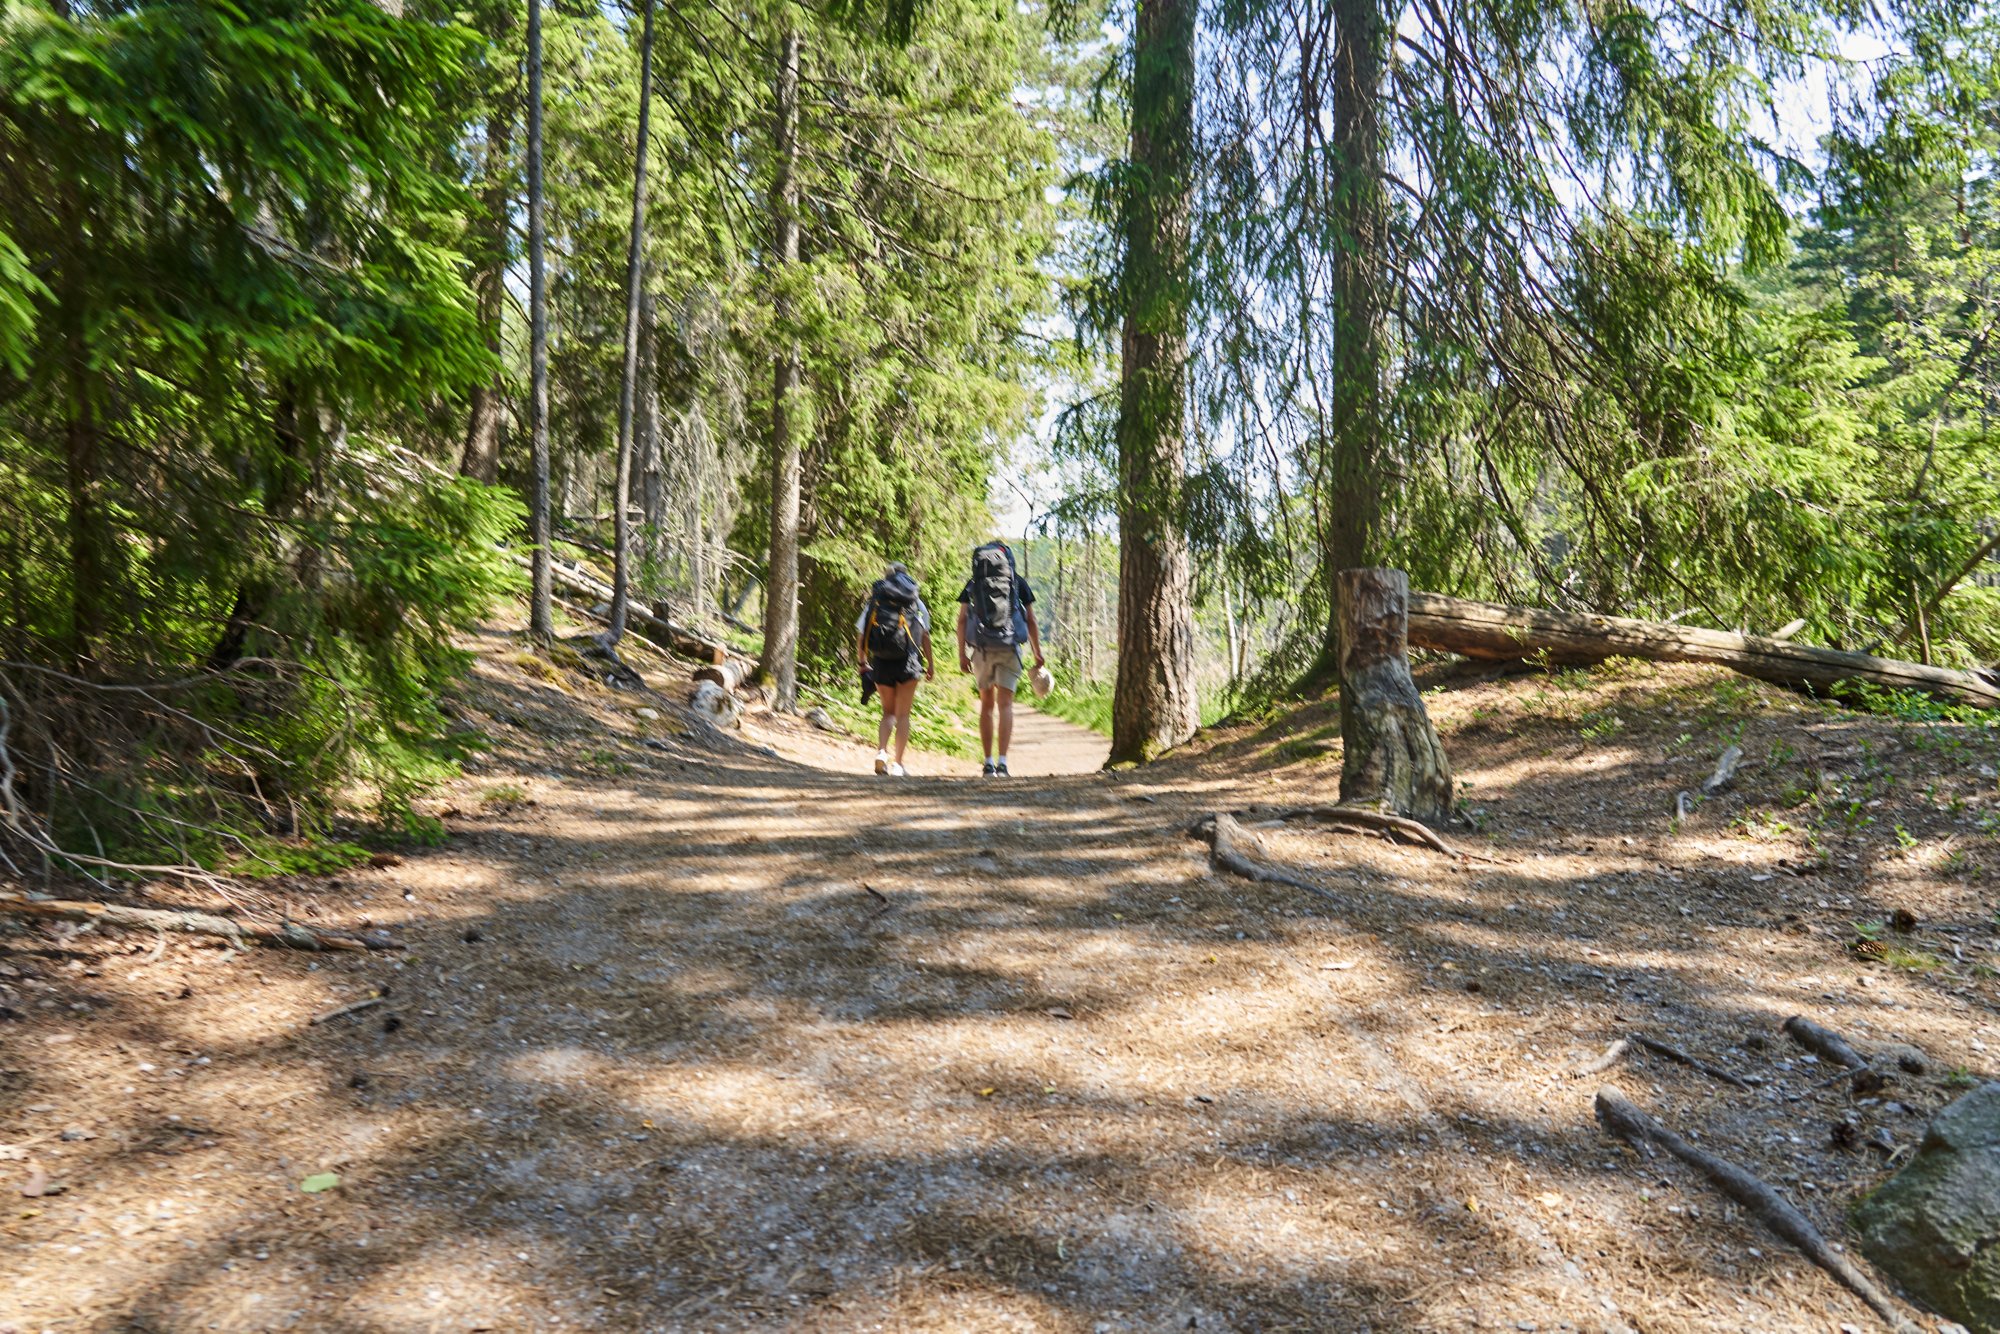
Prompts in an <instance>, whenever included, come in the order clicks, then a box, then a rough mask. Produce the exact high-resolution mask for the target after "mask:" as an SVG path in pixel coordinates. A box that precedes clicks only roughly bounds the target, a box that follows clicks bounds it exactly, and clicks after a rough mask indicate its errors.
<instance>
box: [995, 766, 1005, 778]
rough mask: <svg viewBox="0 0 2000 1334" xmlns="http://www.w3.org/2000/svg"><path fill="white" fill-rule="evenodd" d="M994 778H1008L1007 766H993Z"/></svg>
mask: <svg viewBox="0 0 2000 1334" xmlns="http://www.w3.org/2000/svg"><path fill="white" fill-rule="evenodd" d="M993 776H994V777H995V778H1005V777H1007V766H1006V765H1004V764H995V765H994V766H993Z"/></svg>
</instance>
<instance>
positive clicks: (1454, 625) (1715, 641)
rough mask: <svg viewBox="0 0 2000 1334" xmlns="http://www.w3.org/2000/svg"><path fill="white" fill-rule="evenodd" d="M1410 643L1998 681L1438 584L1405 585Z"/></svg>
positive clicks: (1580, 658) (1574, 658)
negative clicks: (1497, 600)
mask: <svg viewBox="0 0 2000 1334" xmlns="http://www.w3.org/2000/svg"><path fill="white" fill-rule="evenodd" d="M1409 641H1410V644H1411V646H1412V647H1415V648H1425V649H1431V650H1433V651H1437V652H1443V653H1456V654H1459V655H1460V656H1462V657H1467V658H1479V659H1483V660H1486V661H1491V662H1500V661H1507V660H1510V659H1516V658H1525V657H1529V656H1531V655H1535V654H1546V655H1547V658H1548V661H1550V662H1551V663H1560V664H1565V665H1569V664H1582V663H1593V662H1602V661H1603V660H1604V659H1606V658H1618V657H1624V658H1644V659H1646V660H1648V661H1651V662H1706V663H1714V664H1715V665H1717V666H1720V667H1727V668H1729V669H1731V670H1732V671H1737V672H1741V673H1742V674H1743V675H1745V676H1752V677H1755V678H1757V679H1758V680H1760V681H1769V682H1771V683H1772V684H1774V685H1781V686H1787V687H1789V688H1791V689H1794V690H1806V691H1811V692H1813V693H1815V694H1826V693H1827V692H1828V691H1830V690H1831V689H1832V688H1833V687H1834V686H1836V685H1839V684H1841V683H1843V682H1847V681H1866V682H1868V683H1869V684H1871V685H1876V686H1886V687H1891V688H1894V689H1897V690H1915V691H1919V692H1921V693H1923V694H1926V695H1931V696H1933V697H1935V698H1938V699H1946V700H1953V701H1956V702H1959V703H1965V704H1976V705H1978V706H1979V707H1981V708H1985V709H2000V684H1996V683H1995V682H1994V681H1992V680H1989V679H1987V677H1985V676H1984V675H1980V674H1975V673H1972V672H1957V671H1952V670H1951V669H1950V668H1947V667H1926V666H1924V665H1922V664H1921V663H1914V662H1901V661H1898V660H1897V659H1894V658H1877V657H1874V656H1872V655H1871V654H1867V653H1849V652H1846V651H1844V650H1841V649H1830V648H1808V647H1806V646H1804V645H1801V644H1788V643H1785V642H1784V641H1782V640H1778V639H1773V638H1769V637H1766V636H1762V635H1739V634H1732V633H1730V632H1728V631H1726V630H1701V629H1694V628H1690V627H1687V626H1679V625H1666V624H1663V623H1661V622H1659V621H1637V620H1632V619H1630V618H1628V617H1624V616H1597V615H1574V614H1571V613H1569V612H1560V611H1544V610H1541V609H1538V608H1532V607H1502V606H1498V605H1496V604H1494V603H1490V602H1472V601H1468V600H1467V599H1464V598H1453V597H1445V596H1443V595H1442V594H1438V593H1411V594H1410V628H1409Z"/></svg>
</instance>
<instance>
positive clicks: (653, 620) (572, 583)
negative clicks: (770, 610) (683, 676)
mask: <svg viewBox="0 0 2000 1334" xmlns="http://www.w3.org/2000/svg"><path fill="white" fill-rule="evenodd" d="M514 563H515V564H516V565H520V566H523V567H525V566H526V565H527V564H528V562H527V561H525V560H523V559H521V558H520V557H518V556H517V557H515V560H514ZM549 574H550V577H551V578H552V579H553V580H554V581H555V583H556V584H557V585H559V586H560V587H563V588H567V589H569V590H570V591H571V592H573V593H579V594H581V595H583V596H584V597H586V598H590V599H593V600H595V601H598V602H609V601H611V589H610V586H609V585H607V584H603V583H600V582H598V581H597V580H596V579H594V578H592V577H591V576H590V575H588V574H585V573H584V572H583V571H582V570H579V569H577V568H576V567H574V566H566V565H564V564H562V563H561V562H560V561H554V562H551V563H550V567H549ZM590 615H592V616H595V617H597V619H598V620H602V621H608V620H609V619H610V618H609V617H608V616H604V615H599V614H598V613H597V612H594V611H593V612H591V613H590ZM626 615H627V617H628V618H629V619H630V620H631V622H632V624H634V625H636V626H638V627H639V632H640V633H641V634H643V635H645V636H646V638H648V639H650V640H652V641H653V642H654V643H655V644H658V645H660V646H661V647H662V648H665V649H669V650H671V651H673V652H675V653H678V654H680V655H681V656H682V657H684V658H694V659H696V660H697V661H700V662H704V663H720V662H726V661H728V659H729V655H730V651H729V645H727V644H724V643H722V642H721V641H719V640H714V639H709V638H706V637H705V636H702V635H698V634H696V633H695V632H694V631H692V630H689V629H687V628H686V627H685V626H679V625H675V624H674V623H673V622H672V621H669V620H667V619H666V618H665V617H662V616H657V615H655V614H653V613H652V612H650V611H647V610H645V609H644V608H642V607H637V606H633V607H630V608H628V610H627V612H626Z"/></svg>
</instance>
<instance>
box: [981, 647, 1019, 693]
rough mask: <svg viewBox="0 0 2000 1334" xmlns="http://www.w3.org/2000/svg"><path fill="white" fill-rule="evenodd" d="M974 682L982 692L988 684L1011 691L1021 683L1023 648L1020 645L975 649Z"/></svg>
mask: <svg viewBox="0 0 2000 1334" xmlns="http://www.w3.org/2000/svg"><path fill="white" fill-rule="evenodd" d="M972 683H973V684H974V685H975V686H977V687H978V688H979V691H980V693H981V694H984V693H985V692H986V688H987V687H988V686H999V687H1000V688H1001V689H1002V690H1005V691H1009V692H1011V691H1012V690H1013V689H1014V687H1016V686H1018V685H1020V684H1021V650H1020V649H1019V648H1018V647H1015V648H975V649H973V650H972Z"/></svg>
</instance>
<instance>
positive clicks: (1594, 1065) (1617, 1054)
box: [1570, 1033, 1756, 1089]
mask: <svg viewBox="0 0 2000 1334" xmlns="http://www.w3.org/2000/svg"><path fill="white" fill-rule="evenodd" d="M1634 1047H1643V1048H1645V1049H1646V1050H1647V1051H1650V1052H1653V1053H1655V1054H1657V1055H1660V1056H1664V1057H1666V1058H1667V1059H1668V1060H1670V1061H1678V1062H1679V1063H1680V1064H1682V1065H1685V1066H1687V1067H1688V1068H1689V1069H1691V1070H1699V1071H1701V1073H1703V1074H1705V1075H1707V1076H1708V1077H1709V1078H1710V1079H1719V1080H1721V1081H1722V1082H1723V1083H1725V1084H1732V1085H1734V1086H1735V1087H1737V1088H1740V1089H1747V1088H1754V1087H1756V1083H1755V1081H1754V1080H1750V1079H1745V1078H1744V1077H1743V1076H1742V1075H1739V1074H1736V1073H1734V1072H1732V1071H1729V1070H1724V1069H1722V1068H1721V1067H1720V1066H1715V1065H1710V1064H1709V1063H1708V1062H1707V1061H1704V1060H1701V1059H1700V1058H1698V1057H1694V1056H1690V1055H1688V1053H1686V1052H1684V1051H1682V1050H1681V1049H1680V1048H1679V1047H1676V1046H1674V1045H1673V1044H1672V1043H1671V1042H1662V1041H1660V1040H1659V1039H1658V1038H1655V1037H1648V1036H1647V1035H1646V1034H1644V1033H1628V1034H1626V1035H1625V1036H1624V1037H1622V1038H1619V1039H1618V1040H1617V1041H1616V1042H1614V1043H1612V1044H1611V1045H1610V1046H1609V1047H1606V1048H1605V1049H1604V1054H1603V1055H1602V1056H1599V1057H1597V1058H1596V1059H1595V1060H1593V1061H1589V1062H1586V1063H1585V1064H1583V1065H1580V1066H1578V1067H1577V1068H1576V1069H1575V1070H1573V1071H1571V1072H1570V1078H1572V1079H1582V1078H1583V1077H1584V1076H1586V1075H1596V1074H1602V1073H1603V1072H1604V1071H1606V1070H1609V1069H1610V1068H1611V1067H1612V1066H1614V1065H1616V1064H1618V1062H1620V1061H1622V1060H1624V1059H1625V1057H1626V1055H1627V1054H1628V1053H1630V1052H1631V1050H1632V1048H1634Z"/></svg>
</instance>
